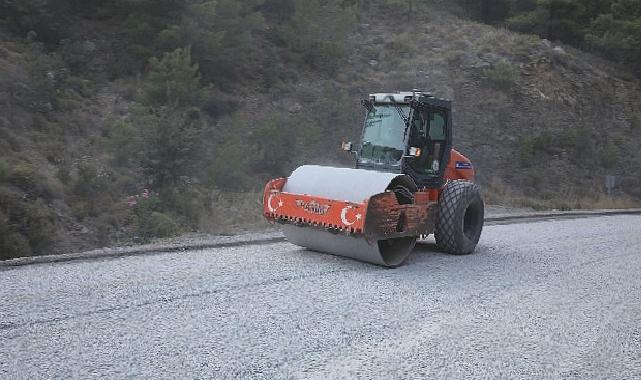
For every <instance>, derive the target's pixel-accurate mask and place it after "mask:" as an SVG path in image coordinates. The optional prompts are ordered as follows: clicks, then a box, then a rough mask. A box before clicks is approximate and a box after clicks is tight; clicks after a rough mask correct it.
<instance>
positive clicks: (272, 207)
mask: <svg viewBox="0 0 641 380" xmlns="http://www.w3.org/2000/svg"><path fill="white" fill-rule="evenodd" d="M274 197H276V194H270V195H269V198H267V208H268V209H269V212H276V211H278V209H279V208H281V207H283V201H282V200H281V199H279V200H278V203H277V205H278V206H277V207H274V205H273V204H272V200H273V199H274Z"/></svg>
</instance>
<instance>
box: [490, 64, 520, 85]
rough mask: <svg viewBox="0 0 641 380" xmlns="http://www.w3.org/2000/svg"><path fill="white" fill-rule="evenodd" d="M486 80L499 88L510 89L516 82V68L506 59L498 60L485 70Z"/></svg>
mask: <svg viewBox="0 0 641 380" xmlns="http://www.w3.org/2000/svg"><path fill="white" fill-rule="evenodd" d="M485 74H486V76H487V80H488V81H489V82H490V84H491V85H492V86H493V87H495V88H497V89H499V90H504V91H507V90H511V89H512V88H513V87H514V85H515V83H516V69H515V68H514V66H512V65H511V64H510V63H509V62H507V61H500V62H498V63H496V64H495V65H494V67H492V68H491V69H489V70H487V71H486V73H485Z"/></svg>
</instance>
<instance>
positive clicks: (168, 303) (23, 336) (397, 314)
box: [0, 216, 641, 379]
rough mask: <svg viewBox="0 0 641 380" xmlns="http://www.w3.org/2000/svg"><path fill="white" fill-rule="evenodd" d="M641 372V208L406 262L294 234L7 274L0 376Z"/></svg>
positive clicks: (509, 229) (510, 232) (539, 227)
mask: <svg viewBox="0 0 641 380" xmlns="http://www.w3.org/2000/svg"><path fill="white" fill-rule="evenodd" d="M94 377H104V378H131V377H136V378H149V379H157V378H188V379H191V378H194V379H195V378H222V379H224V378H243V379H244V378H265V379H278V378H318V379H331V378H366V379H369V378H380V379H395V378H426V377H429V378H465V379H468V378H527V379H529V378H577V379H587V378H590V379H595V378H604V379H605V378H607V379H639V378H641V216H610V217H598V218H585V219H576V220H557V221H544V222H536V223H523V224H511V225H495V226H489V227H486V229H485V231H484V234H483V237H482V239H481V242H480V244H479V247H478V249H477V251H476V253H475V254H473V255H470V256H462V257H458V256H449V255H446V254H442V253H439V252H436V251H435V250H434V247H433V245H429V244H428V245H425V246H422V247H420V248H418V249H417V250H416V251H415V252H414V253H413V255H412V256H411V257H410V259H409V261H408V262H407V263H406V264H405V265H404V266H402V267H400V268H397V269H385V268H381V267H377V266H373V265H370V264H363V263H359V262H355V261H352V260H348V259H343V258H337V257H333V256H329V255H323V254H318V253H314V252H309V251H305V250H302V249H300V248H297V247H295V246H292V245H290V244H287V243H276V244H270V245H259V246H244V247H230V248H224V249H217V250H205V251H190V252H183V253H167V254H156V255H148V256H135V257H121V258H112V259H104V260H92V261H74V262H67V263H57V264H42V265H30V266H23V267H16V268H5V269H2V270H1V271H0V378H2V379H37V378H94Z"/></svg>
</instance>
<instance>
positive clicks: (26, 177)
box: [9, 161, 36, 190]
mask: <svg viewBox="0 0 641 380" xmlns="http://www.w3.org/2000/svg"><path fill="white" fill-rule="evenodd" d="M9 182H11V183H12V184H14V185H16V186H18V187H19V188H21V189H23V190H30V189H32V188H33V187H34V185H35V182H36V168H35V167H34V166H33V165H32V164H31V163H28V162H24V161H21V162H19V163H17V164H15V165H14V166H13V168H11V173H10V174H9Z"/></svg>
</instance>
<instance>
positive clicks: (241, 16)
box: [175, 0, 265, 86]
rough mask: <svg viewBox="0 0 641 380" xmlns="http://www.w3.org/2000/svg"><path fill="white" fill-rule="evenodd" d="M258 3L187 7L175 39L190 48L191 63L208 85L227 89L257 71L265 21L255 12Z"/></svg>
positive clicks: (225, 1)
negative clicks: (193, 62) (211, 83)
mask: <svg viewBox="0 0 641 380" xmlns="http://www.w3.org/2000/svg"><path fill="white" fill-rule="evenodd" d="M261 3H262V0H251V1H240V0H217V1H204V2H198V3H195V4H192V5H190V6H189V7H188V8H187V9H186V11H185V13H184V17H183V21H182V24H181V25H180V27H178V28H177V29H175V31H176V34H175V35H176V37H177V38H178V39H179V40H180V41H181V43H182V44H183V45H189V46H191V47H192V51H193V54H194V60H195V61H196V62H198V63H199V64H200V69H201V72H202V73H203V75H204V76H205V77H206V78H207V79H208V80H210V81H212V82H214V83H216V84H218V85H221V86H228V85H230V84H231V83H232V82H233V81H238V80H242V79H243V78H244V77H247V78H250V79H254V78H255V77H256V73H258V72H259V71H260V69H261V64H260V63H261V59H262V58H261V55H260V52H261V49H260V46H259V44H258V43H257V41H259V40H258V37H259V35H260V33H261V32H262V31H263V30H264V29H265V21H264V19H263V17H262V15H261V13H260V12H258V11H256V9H257V7H258V6H259V5H260V4H261Z"/></svg>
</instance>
